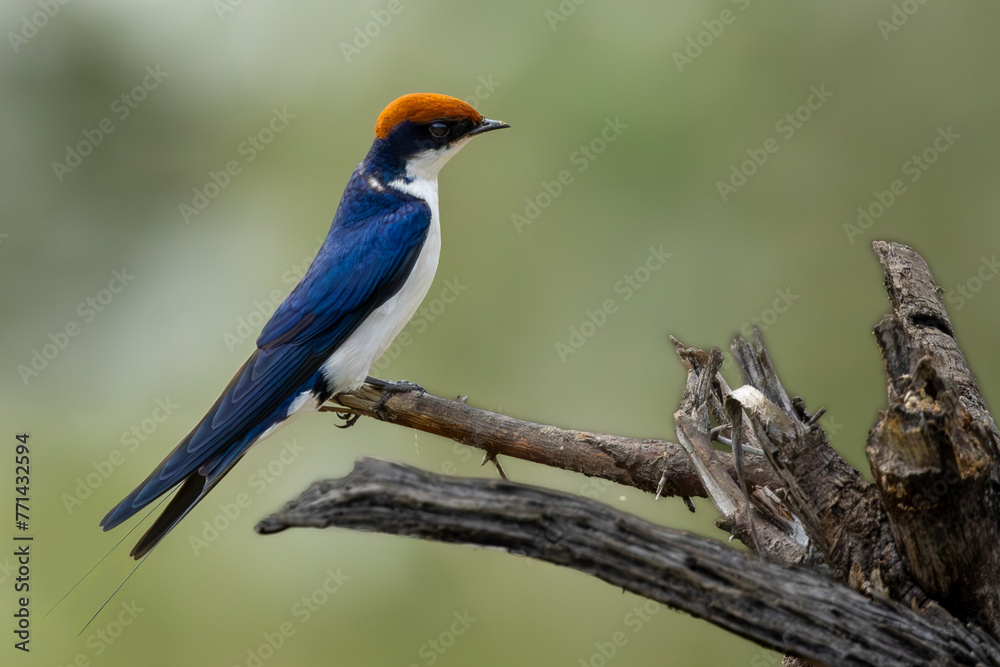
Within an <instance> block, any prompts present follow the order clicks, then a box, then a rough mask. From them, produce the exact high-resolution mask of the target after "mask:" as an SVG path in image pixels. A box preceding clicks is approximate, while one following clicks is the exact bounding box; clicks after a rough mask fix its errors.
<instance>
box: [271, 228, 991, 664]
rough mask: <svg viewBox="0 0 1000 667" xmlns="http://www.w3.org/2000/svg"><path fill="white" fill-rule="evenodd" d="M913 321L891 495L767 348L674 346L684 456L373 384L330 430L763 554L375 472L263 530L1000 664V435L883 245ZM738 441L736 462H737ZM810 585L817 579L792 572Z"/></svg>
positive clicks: (810, 653)
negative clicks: (362, 431) (615, 495)
mask: <svg viewBox="0 0 1000 667" xmlns="http://www.w3.org/2000/svg"><path fill="white" fill-rule="evenodd" d="M875 250H876V254H877V256H878V258H879V261H880V262H881V263H882V265H883V267H884V268H885V272H886V288H887V290H888V292H889V296H890V300H891V302H892V307H893V313H892V314H889V315H887V316H885V317H884V318H883V320H882V322H880V323H879V324H878V326H877V327H876V329H875V334H876V339H877V341H878V344H879V347H880V348H881V351H882V356H883V359H884V361H885V372H886V378H887V382H888V398H889V404H888V408H887V409H886V410H885V411H881V412H879V413H878V417H877V420H876V422H875V425H874V426H873V427H872V429H871V431H870V432H869V436H868V450H867V451H868V458H869V462H870V464H871V468H872V473H873V476H874V478H875V483H869V482H866V481H865V480H864V479H863V478H862V476H861V474H860V472H859V471H858V470H856V469H854V468H853V467H851V466H850V465H848V464H847V463H846V462H845V461H844V459H843V458H842V457H841V456H840V455H839V454H838V453H837V452H836V451H835V450H834V449H833V448H832V447H831V446H830V444H829V442H828V441H827V438H826V434H825V433H824V432H823V430H822V428H821V427H820V426H819V416H820V415H821V414H822V412H823V409H822V408H820V409H819V410H818V411H816V412H815V413H813V414H810V413H809V412H808V411H807V410H806V407H805V401H803V400H802V399H801V398H799V397H789V394H788V393H787V392H786V390H785V388H784V387H783V386H782V383H781V382H780V380H779V379H778V375H777V372H776V371H775V369H774V366H773V365H772V363H771V358H770V355H769V354H768V352H767V350H766V349H765V348H764V343H763V340H762V339H761V336H760V334H759V332H755V336H754V339H753V340H752V341H747V340H744V339H743V338H742V337H740V336H737V337H736V339H735V340H734V341H733V344H732V348H731V351H732V354H733V357H734V359H735V360H736V363H737V365H738V366H739V368H740V371H741V373H742V375H743V381H744V385H743V386H742V387H739V388H737V389H731V388H730V387H729V386H728V384H727V383H726V381H725V379H724V378H723V377H722V375H721V374H720V373H719V368H720V367H721V364H722V360H723V353H722V352H721V351H720V350H718V349H713V350H711V351H709V352H705V351H703V350H700V349H697V348H693V347H688V346H686V345H684V344H682V343H680V342H679V341H677V340H673V344H674V349H675V352H676V353H677V355H678V357H679V358H680V360H681V362H682V363H683V364H684V366H685V368H686V370H687V380H686V384H685V389H684V393H683V395H682V398H681V401H680V405H679V406H678V409H677V411H676V412H675V413H674V422H675V433H676V435H677V438H678V440H679V442H680V444H674V443H671V442H667V441H663V440H652V439H648V440H639V439H633V438H625V437H620V436H613V435H602V434H597V433H590V432H585V431H576V430H565V429H560V428H556V427H554V426H546V425H541V424H534V423H530V422H524V421H520V420H517V419H514V418H512V417H508V416H506V415H501V414H497V413H493V412H488V411H485V410H479V409H477V408H474V407H471V406H469V405H467V404H466V403H465V402H464V400H447V399H442V398H437V397H434V396H430V395H427V394H423V393H420V392H409V393H389V394H383V392H382V391H381V390H379V389H376V388H375V387H372V386H370V385H366V386H364V387H362V388H361V389H360V390H359V391H358V392H354V393H350V394H343V395H340V396H337V397H336V402H337V403H338V404H339V405H337V406H331V407H328V408H325V409H328V410H335V411H338V412H348V413H350V414H354V415H365V416H370V417H374V418H376V419H379V420H382V421H388V422H392V423H395V424H399V425H402V426H407V427H411V428H416V429H419V430H422V431H426V432H428V433H434V434H437V435H442V436H444V437H447V438H451V439H453V440H456V441H458V442H461V443H464V444H467V445H471V446H474V447H478V448H480V449H482V450H484V451H485V452H486V454H487V457H488V458H495V457H496V456H498V455H505V456H511V457H515V458H520V459H524V460H527V461H533V462H536V463H542V464H545V465H549V466H554V467H558V468H562V469H566V470H571V471H575V472H581V473H584V474H586V475H591V476H596V477H601V478H604V479H608V480H611V481H614V482H617V483H620V484H624V485H628V486H632V487H634V488H637V489H641V490H644V491H648V492H650V493H654V492H655V493H661V492H662V493H664V494H667V495H676V496H680V497H684V498H688V497H692V496H707V497H709V498H710V499H711V500H712V502H713V503H714V504H715V505H716V507H717V508H718V509H719V512H720V514H721V515H722V516H721V519H720V520H719V521H718V525H719V526H720V527H722V528H723V529H725V530H728V531H730V532H731V533H732V534H733V535H734V536H736V537H738V538H739V539H740V540H741V541H742V542H743V543H744V544H746V545H748V546H749V547H750V548H751V549H752V550H754V551H756V552H757V555H758V556H759V558H753V557H749V556H748V555H746V554H743V553H741V552H738V551H736V550H734V549H732V548H730V547H728V546H726V545H723V544H721V543H718V542H713V541H711V540H706V539H704V538H698V537H694V536H691V535H686V534H683V533H678V532H676V531H671V530H670V529H667V528H662V527H658V526H655V525H652V524H649V523H646V522H643V521H641V520H639V519H636V518H634V517H631V516H628V515H625V514H622V513H621V512H618V511H617V510H614V509H612V508H609V507H605V506H603V505H600V504H598V503H596V502H592V501H587V500H583V499H579V498H575V497H572V496H566V495H564V494H557V493H553V492H550V491H545V490H542V489H535V488H529V487H525V486H521V485H517V484H513V483H510V482H502V481H493V480H484V479H476V480H471V479H449V478H445V477H441V476H438V475H432V474H430V473H422V472H419V471H415V470H412V469H409V468H406V467H403V466H397V465H393V464H388V463H383V462H375V461H370V460H363V461H361V462H359V464H358V467H357V468H356V469H355V471H354V472H353V473H352V474H351V475H350V476H349V477H347V478H344V479H342V480H335V481H327V482H321V483H317V484H316V485H313V487H311V488H310V489H309V490H307V491H306V492H305V493H304V494H303V495H302V496H301V497H300V498H299V499H297V500H296V501H293V502H292V503H291V504H289V506H288V507H287V508H286V509H285V511H283V512H281V513H280V514H277V515H274V516H272V517H271V518H269V519H267V520H266V521H264V522H262V523H261V524H260V525H259V526H258V530H259V531H260V532H264V533H269V532H277V531H279V530H283V529H284V528H286V527H290V526H315V527H325V526H330V525H337V526H348V527H352V528H355V529H359V530H375V531H381V532H388V533H394V534H400V535H410V536H414V537H421V538H425V539H434V540H440V541H446V542H461V543H469V544H482V545H485V546H496V547H501V548H504V549H507V550H508V551H511V552H513V553H518V554H524V555H528V556H531V557H534V558H539V559H542V560H547V561H549V562H552V563H556V564H560V565H564V566H567V567H573V568H575V569H579V570H581V571H584V572H587V573H589V574H592V575H594V576H596V577H599V578H601V579H603V580H605V581H607V582H609V583H612V584H614V585H616V586H622V587H624V588H626V589H628V590H631V591H634V592H636V593H637V594H639V595H644V596H646V597H649V598H651V599H654V600H658V601H660V602H663V603H665V604H669V605H671V606H674V607H676V608H679V609H683V610H685V611H688V612H690V613H691V614H694V615H696V616H699V617H701V618H705V619H706V620H709V621H710V622H712V623H715V624H717V625H719V626H720V627H723V628H726V629H728V630H730V631H732V632H734V633H737V634H739V635H741V636H744V637H747V638H749V639H752V640H754V641H756V642H758V643H760V644H762V645H764V646H768V647H771V648H774V649H776V650H779V651H783V652H785V653H786V654H788V655H790V656H796V657H797V658H804V659H808V660H814V661H817V662H820V663H824V664H828V665H897V664H899V665H911V664H932V665H966V664H968V665H972V664H982V665H1000V643H998V642H997V639H998V638H1000V576H998V574H997V573H998V572H1000V547H998V546H997V545H1000V434H998V431H997V426H996V423H995V422H994V420H993V418H992V417H991V416H990V413H989V411H988V409H987V407H986V404H985V402H984V401H983V399H982V396H981V394H980V392H979V388H978V385H977V383H976V380H975V377H974V376H973V374H972V371H971V370H970V368H969V366H968V363H967V361H966V359H965V357H964V355H963V354H962V351H961V349H960V348H959V347H958V344H957V342H956V340H955V337H954V333H953V330H952V325H951V322H950V321H949V320H948V316H947V313H945V310H944V306H943V304H942V302H941V299H940V296H939V292H940V290H939V288H938V287H937V285H936V284H935V282H934V279H933V277H932V276H931V274H930V271H929V269H928V268H927V265H926V263H925V262H924V261H923V259H922V258H921V257H920V256H919V255H917V254H916V253H915V252H914V251H913V250H912V249H910V248H908V247H906V246H903V245H900V244H894V243H884V242H876V243H875ZM714 440H717V441H719V442H723V443H725V444H728V445H729V446H730V447H731V449H732V452H725V451H720V450H719V449H717V448H716V447H715V446H714V445H713V441H714ZM792 566H795V567H792Z"/></svg>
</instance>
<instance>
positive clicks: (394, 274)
mask: <svg viewBox="0 0 1000 667" xmlns="http://www.w3.org/2000/svg"><path fill="white" fill-rule="evenodd" d="M362 179H363V175H362V174H361V173H360V171H356V172H355V174H354V176H353V177H352V178H351V182H350V183H349V184H348V187H347V189H346V190H345V192H344V198H343V199H342V201H341V204H340V207H339V208H338V210H337V215H336V217H335V218H334V221H333V225H332V227H331V229H330V233H329V235H328V236H327V239H326V241H325V242H324V244H323V246H322V247H321V248H320V251H319V253H318V254H317V256H316V258H315V259H314V260H313V263H312V265H311V266H310V267H309V270H308V271H307V272H306V275H305V276H304V277H303V279H302V281H301V282H300V283H299V284H298V286H296V288H295V289H294V290H293V291H292V293H291V294H290V295H289V296H288V298H287V299H285V301H284V302H283V303H282V304H281V305H280V306H279V307H278V309H277V310H276V311H275V313H274V315H272V316H271V319H270V320H269V321H268V323H267V324H266V325H265V326H264V329H263V331H262V332H261V335H260V337H259V338H258V340H257V347H258V349H257V350H255V351H254V353H253V354H252V355H251V357H250V359H248V360H247V362H246V363H245V364H244V365H243V367H242V368H241V369H240V370H239V371H238V372H237V373H236V375H235V376H234V377H233V379H232V380H231V381H230V382H229V385H228V386H227V387H226V389H225V391H224V392H223V393H222V395H221V396H220V397H219V399H218V400H217V401H216V402H215V404H214V405H213V406H212V407H211V409H209V411H208V413H207V414H206V415H205V416H204V418H202V420H201V422H199V424H198V425H197V426H195V428H194V429H193V430H192V431H191V433H189V434H188V435H187V437H185V438H184V439H183V440H182V441H181V442H180V443H179V444H178V445H177V447H176V448H175V449H174V450H173V451H172V452H171V453H170V454H169V455H168V456H167V457H166V458H165V459H164V460H163V461H162V462H161V463H160V465H158V466H157V467H156V469H155V470H153V472H152V473H150V475H149V477H147V478H146V480H145V481H144V482H143V483H142V484H140V485H139V486H138V487H137V488H136V489H135V490H134V491H132V493H130V494H129V495H128V496H126V497H125V499H123V500H122V501H121V502H120V503H119V504H118V505H117V506H116V507H115V508H114V509H112V510H111V511H110V512H109V513H108V514H107V516H105V517H104V519H103V520H102V521H101V525H102V526H103V527H104V530H110V529H112V528H114V527H115V526H117V525H119V524H120V523H122V522H124V521H125V520H127V519H128V518H129V517H131V516H132V515H134V514H135V513H136V512H138V511H139V510H140V509H142V508H143V507H145V506H146V505H148V504H149V503H151V502H152V501H153V500H155V499H156V498H158V497H159V496H161V495H163V494H164V493H166V492H167V491H169V490H170V489H171V488H173V487H174V486H176V485H177V484H179V483H181V482H185V483H184V486H183V487H182V489H181V492H180V493H178V494H177V495H176V496H175V497H174V498H173V500H172V501H171V503H170V504H169V505H168V507H167V509H166V510H164V512H163V514H162V515H161V516H160V517H159V518H158V519H157V521H156V522H155V523H154V525H153V526H152V527H151V528H150V530H149V532H147V534H146V535H145V536H144V537H143V538H142V540H140V543H139V544H138V545H136V549H134V550H133V555H135V556H136V558H139V557H140V556H141V555H143V554H144V553H146V552H148V551H149V549H151V548H152V547H153V546H155V544H156V543H157V542H158V541H159V540H160V539H162V537H163V536H164V535H165V534H166V533H167V532H169V530H170V529H171V528H173V526H174V525H176V523H177V522H178V521H179V520H180V519H181V518H183V516H184V515H186V514H187V512H188V511H190V509H191V508H192V507H193V506H194V505H195V504H196V503H197V502H198V501H200V500H201V498H203V497H204V496H205V494H207V493H208V492H209V491H210V490H211V489H212V487H214V485H215V484H217V483H218V481H219V480H220V479H221V478H222V476H224V475H225V474H226V472H228V471H229V469H230V468H231V467H232V466H233V465H235V463H236V462H237V461H238V460H239V459H240V457H242V456H243V454H245V453H246V451H247V449H249V448H250V446H251V445H252V444H253V442H254V441H255V440H256V439H257V438H259V437H260V435H261V434H262V433H263V432H264V431H265V430H267V429H268V428H270V427H271V426H273V425H275V424H277V423H279V422H280V421H282V420H284V419H285V418H286V417H287V414H288V407H289V405H291V402H292V400H294V398H295V397H296V396H297V395H298V394H299V393H300V392H302V391H307V390H313V389H314V388H316V389H317V390H318V391H319V392H320V393H322V392H323V391H325V386H324V387H317V384H318V383H319V382H320V381H321V379H320V369H321V367H322V365H323V363H324V362H325V361H326V360H327V359H328V358H329V356H330V355H331V354H332V353H333V351H334V350H336V349H337V347H338V346H339V345H340V344H341V343H342V342H343V341H344V340H345V339H346V338H347V337H348V336H350V334H351V333H352V332H353V331H354V330H355V329H356V328H357V327H358V326H359V325H360V324H361V322H363V321H364V319H365V318H366V317H367V316H368V315H369V314H371V312H372V311H373V310H375V309H376V308H378V307H379V306H380V305H382V304H383V303H385V301H386V300H387V299H389V298H390V297H391V296H392V295H394V294H395V293H396V292H397V291H399V289H400V287H401V286H402V285H403V283H404V282H405V280H406V278H407V277H408V276H409V273H410V270H411V269H412V268H413V265H414V263H415V262H416V259H417V256H418V255H419V253H420V249H421V247H422V246H423V242H424V240H425V239H426V236H427V230H428V228H429V226H430V219H431V213H430V209H429V207H428V206H427V204H425V203H424V202H423V201H421V200H419V199H415V198H412V197H409V196H407V195H404V194H402V193H398V192H395V191H389V190H388V189H383V190H380V191H373V190H371V189H369V188H365V187H363V184H364V181H363V180H362ZM137 553H138V555H136V554H137Z"/></svg>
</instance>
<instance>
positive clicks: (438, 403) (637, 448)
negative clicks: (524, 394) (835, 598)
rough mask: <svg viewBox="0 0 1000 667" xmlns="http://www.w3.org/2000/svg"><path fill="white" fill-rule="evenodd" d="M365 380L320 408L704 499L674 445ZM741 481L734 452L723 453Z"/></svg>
mask: <svg viewBox="0 0 1000 667" xmlns="http://www.w3.org/2000/svg"><path fill="white" fill-rule="evenodd" d="M385 394H386V392H385V390H382V389H379V388H377V387H374V386H373V385H370V384H366V385H364V386H362V387H361V388H360V389H359V390H357V391H356V392H352V393H348V394H340V395H338V396H336V397H334V399H333V401H332V402H333V403H336V404H338V405H340V406H343V407H338V406H337V405H331V404H328V405H327V406H324V407H323V408H322V409H323V410H325V411H331V412H339V411H343V409H344V408H347V409H348V410H349V411H350V412H352V413H354V414H358V415H363V416H365V417H372V418H374V419H378V420H380V421H385V422H390V423H393V424H398V425H400V426H406V427H409V428H415V429H417V430H419V431H424V432H425V433H433V434H435V435H440V436H443V437H445V438H450V439H452V440H454V441H456V442H460V443H462V444H465V445H469V446H472V447H476V448H479V449H482V450H483V451H485V452H486V453H487V454H488V455H490V456H496V455H503V456H510V457H512V458H517V459H522V460H525V461H531V462H533V463H541V464H543V465H547V466H551V467H553V468H561V469H563V470H569V471H572V472H579V473H583V474H584V475H588V476H591V477H599V478H602V479H607V480H610V481H612V482H617V483H619V484H624V485H626V486H631V487H633V488H636V489H639V490H642V491H646V492H648V493H655V494H658V495H664V496H679V497H699V498H704V497H705V488H704V486H703V485H702V483H701V480H699V479H698V475H697V474H696V473H695V470H694V466H693V465H692V464H691V461H690V460H689V459H688V457H687V455H686V454H685V453H684V449H683V448H682V447H681V446H680V445H678V444H677V443H674V442H668V441H666V440H656V439H638V438H627V437H623V436H618V435H606V434H602V433H591V432H589V431H578V430H567V429H561V428H558V427H556V426H548V425H545V424H535V423H532V422H527V421H522V420H520V419H515V418H513V417H509V416H507V415H502V414H498V413H496V412H490V411H488V410H482V409H479V408H475V407H473V406H471V405H469V404H468V403H466V402H465V401H464V400H453V399H447V398H440V397H437V396H432V395H431V394H427V393H422V392H419V391H411V392H395V393H393V392H389V395H388V397H386V400H385V401H384V402H383V405H382V407H381V408H378V409H377V405H378V404H379V401H381V400H382V399H383V397H384V396H385ZM754 458H755V459H757V460H756V465H748V466H747V471H746V474H747V476H748V478H749V479H750V480H751V481H752V482H754V483H757V484H761V485H763V484H767V483H768V482H769V481H772V480H773V479H774V475H773V473H772V472H771V470H770V468H769V467H767V465H766V462H765V461H764V460H763V458H761V457H754ZM720 460H721V461H722V464H723V465H724V466H725V467H726V469H727V470H728V471H729V474H730V475H731V476H732V477H734V478H735V476H736V470H735V468H734V465H733V460H732V457H731V456H728V455H726V454H722V455H720Z"/></svg>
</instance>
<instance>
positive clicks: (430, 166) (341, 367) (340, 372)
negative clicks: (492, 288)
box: [323, 147, 456, 393]
mask: <svg viewBox="0 0 1000 667" xmlns="http://www.w3.org/2000/svg"><path fill="white" fill-rule="evenodd" d="M455 150H456V148H455V147H453V148H452V150H450V151H447V152H445V154H443V155H441V154H438V155H433V156H427V159H424V158H425V156H423V155H421V156H419V157H418V158H417V159H415V160H410V162H409V164H407V170H406V172H407V173H406V177H405V178H400V179H396V180H395V181H391V182H390V183H387V184H386V185H387V186H388V187H391V188H396V189H397V190H399V191H401V192H406V193H407V194H410V195H412V196H414V197H417V198H418V199H422V200H423V201H425V202H426V203H427V206H428V207H429V208H430V210H431V224H430V227H429V229H428V230H427V238H426V239H424V245H423V247H421V249H420V254H419V255H417V261H416V263H415V264H414V265H413V270H412V271H411V272H410V275H409V277H408V278H407V279H406V281H405V282H404V283H403V286H402V287H401V288H400V289H399V291H398V292H396V294H394V295H393V296H392V297H390V298H389V300H388V301H386V302H385V303H383V304H382V305H381V306H379V307H378V308H376V309H375V311H374V312H372V314H371V315H369V316H368V317H367V318H366V319H365V321H364V322H362V323H361V326H359V327H358V328H357V329H356V330H355V331H354V333H352V334H351V335H350V336H349V337H348V338H347V340H345V341H344V342H343V343H342V344H341V345H340V347H338V348H337V349H336V351H335V352H334V353H333V354H332V355H331V356H330V358H329V359H328V360H327V362H326V363H325V364H324V365H323V375H324V377H325V378H326V382H327V387H328V388H329V390H330V391H331V392H333V393H339V392H342V391H351V390H353V389H357V388H358V387H360V386H361V385H362V384H363V383H364V381H365V378H366V377H367V376H368V369H369V368H370V367H371V365H372V364H373V363H375V362H376V361H378V359H379V357H381V356H382V354H383V353H384V352H385V351H386V349H387V348H388V347H389V345H390V344H391V343H392V341H393V339H394V338H396V336H397V335H398V334H399V332H400V331H402V330H403V327H405V326H406V323H407V322H409V321H410V318H411V317H413V315H414V313H416V312H417V309H418V308H419V307H420V304H421V302H422V301H423V300H424V297H425V296H426V295H427V290H429V289H430V287H431V283H432V282H434V274H435V273H436V272H437V265H438V257H439V256H440V254H441V220H440V217H439V215H438V184H437V172H438V171H440V169H441V166H442V165H444V163H445V162H447V161H448V159H449V158H451V156H452V155H454V154H455Z"/></svg>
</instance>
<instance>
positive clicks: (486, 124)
mask: <svg viewBox="0 0 1000 667" xmlns="http://www.w3.org/2000/svg"><path fill="white" fill-rule="evenodd" d="M505 127H510V125H508V124H507V123H505V122H503V121H502V120H490V119H489V118H484V119H482V120H481V121H479V123H477V124H476V126H475V127H474V128H472V129H471V130H469V131H468V132H467V133H466V135H465V136H467V137H471V136H474V135H477V134H482V133H483V132H489V131H490V130H502V129H503V128H505Z"/></svg>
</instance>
